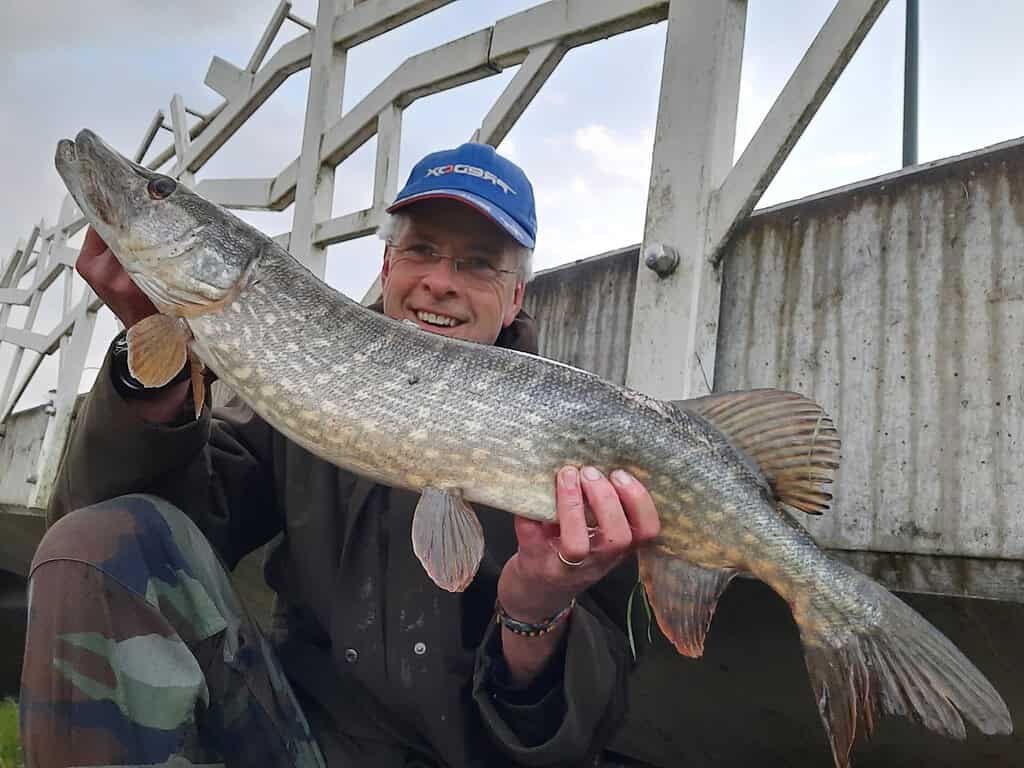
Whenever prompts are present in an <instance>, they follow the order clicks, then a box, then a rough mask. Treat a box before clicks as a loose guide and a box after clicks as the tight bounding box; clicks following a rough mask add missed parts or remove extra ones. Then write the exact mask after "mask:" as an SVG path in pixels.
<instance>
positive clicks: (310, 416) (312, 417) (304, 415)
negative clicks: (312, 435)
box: [299, 411, 320, 421]
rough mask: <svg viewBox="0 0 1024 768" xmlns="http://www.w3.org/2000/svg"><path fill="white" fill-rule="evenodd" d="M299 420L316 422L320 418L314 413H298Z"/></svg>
mask: <svg viewBox="0 0 1024 768" xmlns="http://www.w3.org/2000/svg"><path fill="white" fill-rule="evenodd" d="M299 418H300V419H302V420H303V421H316V420H317V419H319V418H320V414H318V413H317V412H316V411H300V412H299Z"/></svg>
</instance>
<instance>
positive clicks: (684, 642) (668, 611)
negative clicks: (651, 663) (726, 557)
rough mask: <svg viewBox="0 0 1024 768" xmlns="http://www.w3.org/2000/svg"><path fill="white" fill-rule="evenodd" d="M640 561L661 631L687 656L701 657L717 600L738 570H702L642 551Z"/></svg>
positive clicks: (641, 570)
mask: <svg viewBox="0 0 1024 768" xmlns="http://www.w3.org/2000/svg"><path fill="white" fill-rule="evenodd" d="M638 560H639V562H640V580H641V581H642V582H643V584H644V589H646V590H647V599H648V600H649V601H650V603H651V607H652V608H653V609H654V615H655V617H657V619H658V626H659V627H661V631H662V632H663V633H664V634H665V637H667V638H668V639H669V640H670V641H671V642H672V645H674V646H675V647H676V650H677V651H679V652H680V653H681V654H683V655H684V656H689V657H691V658H698V657H700V656H702V655H703V654H704V638H705V637H706V636H707V633H708V627H710V626H711V617H712V616H714V614H715V608H716V607H717V606H718V598H719V597H721V595H722V592H724V591H725V588H726V587H727V586H728V585H729V582H730V581H732V577H733V576H735V575H736V571H734V570H731V569H718V570H713V569H710V568H702V567H700V566H699V565H693V564H692V563H688V562H686V561H685V560H680V559H679V558H677V557H673V556H672V555H667V554H662V553H660V552H657V551H656V550H651V549H648V550H644V551H642V552H640V554H639V555H638Z"/></svg>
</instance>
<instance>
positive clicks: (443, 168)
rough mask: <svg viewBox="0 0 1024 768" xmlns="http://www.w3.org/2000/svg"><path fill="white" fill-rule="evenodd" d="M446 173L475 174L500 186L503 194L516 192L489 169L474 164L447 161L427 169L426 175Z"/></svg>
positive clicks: (442, 174)
mask: <svg viewBox="0 0 1024 768" xmlns="http://www.w3.org/2000/svg"><path fill="white" fill-rule="evenodd" d="M448 173H463V174H465V175H467V176H475V177H476V178H478V179H483V180H484V181H489V182H491V183H492V184H494V185H495V186H496V187H501V190H502V191H503V192H505V194H509V193H511V194H513V195H514V194H516V191H515V190H514V189H512V187H510V186H509V185H508V184H507V183H506V182H505V181H503V180H502V179H499V178H498V177H497V176H495V175H494V174H493V173H491V172H490V171H485V170H484V169H483V168H477V167H476V166H475V165H466V164H465V163H458V164H453V163H449V164H448V165H439V166H437V167H436V168H428V169H427V176H444V175H445V174H448Z"/></svg>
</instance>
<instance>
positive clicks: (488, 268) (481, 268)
mask: <svg viewBox="0 0 1024 768" xmlns="http://www.w3.org/2000/svg"><path fill="white" fill-rule="evenodd" d="M388 246H389V247H390V248H391V250H392V251H394V253H395V255H396V256H397V259H396V258H395V257H392V260H393V261H401V262H404V263H406V264H409V265H410V266H414V267H421V268H433V267H435V266H437V265H438V264H439V263H440V262H441V259H447V260H448V261H450V262H451V264H452V270H453V271H454V272H455V273H456V274H459V275H463V276H465V277H467V278H469V279H470V280H473V281H475V282H479V283H494V282H497V281H498V280H501V278H502V277H503V276H504V275H518V274H519V272H518V271H517V270H514V269H502V268H501V267H498V266H495V264H494V261H493V257H491V258H488V257H486V256H466V257H459V256H449V255H447V254H445V253H442V252H441V251H439V250H438V249H437V248H435V247H434V246H433V245H430V244H428V243H415V244H413V245H410V246H406V247H404V248H403V247H402V246H399V245H396V244H395V243H392V242H388Z"/></svg>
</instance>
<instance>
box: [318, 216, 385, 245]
mask: <svg viewBox="0 0 1024 768" xmlns="http://www.w3.org/2000/svg"><path fill="white" fill-rule="evenodd" d="M378 213H379V210H378V209H376V208H364V209H363V210H361V211H356V212H354V213H346V214H345V215H344V216H337V217H335V218H333V219H328V220H327V221H324V222H320V223H319V224H317V225H316V228H315V230H314V235H313V242H315V243H316V244H317V246H319V247H321V248H326V247H327V246H328V245H334V244H335V243H344V242H346V241H348V240H355V239H356V238H359V237H364V236H366V235H372V234H373V233H374V232H376V231H377V215H378Z"/></svg>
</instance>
